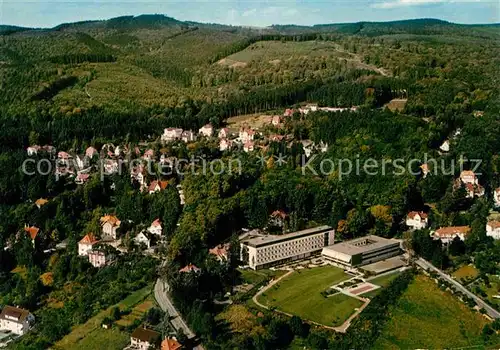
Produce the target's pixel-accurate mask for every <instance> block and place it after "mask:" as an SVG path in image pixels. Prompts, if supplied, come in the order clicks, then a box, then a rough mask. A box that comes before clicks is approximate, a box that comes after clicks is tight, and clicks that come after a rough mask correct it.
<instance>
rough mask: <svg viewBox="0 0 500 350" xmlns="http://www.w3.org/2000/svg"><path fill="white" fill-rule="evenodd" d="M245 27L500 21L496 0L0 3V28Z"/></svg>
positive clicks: (76, 0)
mask: <svg viewBox="0 0 500 350" xmlns="http://www.w3.org/2000/svg"><path fill="white" fill-rule="evenodd" d="M153 13H156V14H165V15H168V16H170V17H174V18H176V19H178V20H191V21H197V22H210V23H222V24H232V25H244V26H260V27H262V26H269V25H272V24H300V25H313V24H324V23H341V22H359V21H390V20H399V19H413V18H438V19H443V20H447V21H450V22H455V23H498V22H500V0H211V1H208V0H185V1H179V0H0V24H9V25H19V26H26V27H53V26H56V25H58V24H61V23H68V22H76V21H84V20H97V19H108V18H112V17H117V16H124V15H140V14H153Z"/></svg>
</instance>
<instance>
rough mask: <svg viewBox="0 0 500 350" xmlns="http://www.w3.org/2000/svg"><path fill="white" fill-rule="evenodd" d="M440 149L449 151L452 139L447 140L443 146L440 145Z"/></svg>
mask: <svg viewBox="0 0 500 350" xmlns="http://www.w3.org/2000/svg"><path fill="white" fill-rule="evenodd" d="M439 149H440V150H441V151H443V152H449V151H450V141H449V140H445V141H444V142H443V143H442V144H441V146H439Z"/></svg>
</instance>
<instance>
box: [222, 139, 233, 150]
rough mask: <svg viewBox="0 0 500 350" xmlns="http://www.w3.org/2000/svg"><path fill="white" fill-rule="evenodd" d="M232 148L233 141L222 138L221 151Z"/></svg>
mask: <svg viewBox="0 0 500 350" xmlns="http://www.w3.org/2000/svg"><path fill="white" fill-rule="evenodd" d="M231 148H233V141H231V140H228V139H222V140H220V142H219V150H220V151H221V152H224V151H226V150H228V149H231Z"/></svg>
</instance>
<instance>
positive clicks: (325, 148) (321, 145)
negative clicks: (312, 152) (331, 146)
mask: <svg viewBox="0 0 500 350" xmlns="http://www.w3.org/2000/svg"><path fill="white" fill-rule="evenodd" d="M317 149H318V150H319V151H320V152H321V153H325V152H326V151H328V143H325V142H323V141H320V142H319V144H318V147H317Z"/></svg>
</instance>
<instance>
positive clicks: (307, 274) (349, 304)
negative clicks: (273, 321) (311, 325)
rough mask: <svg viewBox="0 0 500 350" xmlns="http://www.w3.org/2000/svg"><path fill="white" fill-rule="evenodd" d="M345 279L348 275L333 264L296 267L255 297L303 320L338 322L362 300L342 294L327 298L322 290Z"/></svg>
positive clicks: (327, 323)
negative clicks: (301, 268)
mask: <svg viewBox="0 0 500 350" xmlns="http://www.w3.org/2000/svg"><path fill="white" fill-rule="evenodd" d="M346 279H349V276H348V275H346V274H345V273H344V271H342V270H341V269H338V268H336V267H333V266H321V267H316V268H313V269H304V270H297V271H294V272H293V273H292V274H291V275H290V276H288V277H285V278H284V279H283V280H281V281H280V282H279V283H278V284H277V285H274V286H273V287H271V289H269V290H267V291H266V292H265V293H263V294H262V295H261V296H259V299H258V301H259V302H260V303H262V304H263V305H266V306H268V307H275V308H277V309H278V310H281V311H284V312H286V313H290V314H293V315H297V316H299V317H301V318H303V319H305V320H310V321H313V322H317V323H321V324H324V325H327V326H338V325H341V324H342V323H343V322H344V321H345V320H346V319H347V318H348V317H349V316H350V315H351V314H353V313H354V309H355V308H358V307H360V306H361V305H362V304H363V303H362V302H361V301H359V300H358V299H355V298H351V297H349V296H346V295H343V294H335V295H333V296H330V297H328V298H326V297H324V296H322V295H321V292H322V291H325V290H327V288H329V287H330V286H331V285H333V284H336V283H339V282H341V281H344V280H346Z"/></svg>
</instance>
